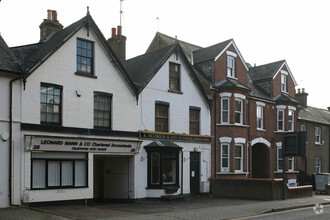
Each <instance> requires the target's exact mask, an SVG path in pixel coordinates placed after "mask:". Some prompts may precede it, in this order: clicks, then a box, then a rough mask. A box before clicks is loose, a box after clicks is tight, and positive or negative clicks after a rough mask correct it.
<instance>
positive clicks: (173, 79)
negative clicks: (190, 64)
mask: <svg viewBox="0 0 330 220" xmlns="http://www.w3.org/2000/svg"><path fill="white" fill-rule="evenodd" d="M169 66H170V67H169V68H170V70H169V72H170V73H169V84H170V85H169V87H170V89H169V90H170V91H174V92H180V91H181V89H180V64H177V63H169Z"/></svg>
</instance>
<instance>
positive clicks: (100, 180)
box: [22, 135, 140, 203]
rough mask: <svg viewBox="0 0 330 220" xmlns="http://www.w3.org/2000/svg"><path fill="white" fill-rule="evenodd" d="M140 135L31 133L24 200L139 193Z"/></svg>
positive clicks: (125, 196)
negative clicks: (136, 173) (136, 188)
mask: <svg viewBox="0 0 330 220" xmlns="http://www.w3.org/2000/svg"><path fill="white" fill-rule="evenodd" d="M139 150H140V141H138V140H137V139H135V140H133V139H125V140H123V139H120V140H119V139H104V138H102V139H100V138H97V137H95V138H81V137H62V136H59V137H55V136H38V135H25V153H24V154H25V157H24V160H25V161H24V164H25V170H24V173H25V174H24V180H25V181H24V190H23V199H22V200H23V202H24V203H33V202H48V201H63V200H88V199H129V198H132V197H134V196H133V193H134V185H133V184H132V182H133V179H134V172H133V171H134V156H135V155H136V154H138V153H139Z"/></svg>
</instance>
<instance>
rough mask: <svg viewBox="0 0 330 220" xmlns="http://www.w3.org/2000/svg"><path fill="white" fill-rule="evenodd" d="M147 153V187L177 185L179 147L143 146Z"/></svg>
mask: <svg viewBox="0 0 330 220" xmlns="http://www.w3.org/2000/svg"><path fill="white" fill-rule="evenodd" d="M145 148H146V150H147V153H148V188H167V187H179V153H180V151H181V148H173V147H155V146H154V147H150V146H146V147H145Z"/></svg>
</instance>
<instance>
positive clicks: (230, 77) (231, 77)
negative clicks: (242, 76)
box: [227, 75, 238, 80]
mask: <svg viewBox="0 0 330 220" xmlns="http://www.w3.org/2000/svg"><path fill="white" fill-rule="evenodd" d="M227 78H229V79H234V80H238V78H236V77H233V76H228V75H227Z"/></svg>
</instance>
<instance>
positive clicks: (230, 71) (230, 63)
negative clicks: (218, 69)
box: [227, 56, 235, 78]
mask: <svg viewBox="0 0 330 220" xmlns="http://www.w3.org/2000/svg"><path fill="white" fill-rule="evenodd" d="M227 76H228V77H232V78H235V58H234V57H231V56H227Z"/></svg>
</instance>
